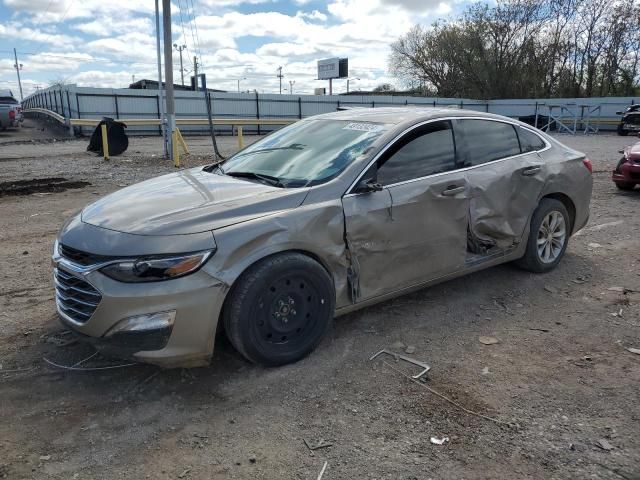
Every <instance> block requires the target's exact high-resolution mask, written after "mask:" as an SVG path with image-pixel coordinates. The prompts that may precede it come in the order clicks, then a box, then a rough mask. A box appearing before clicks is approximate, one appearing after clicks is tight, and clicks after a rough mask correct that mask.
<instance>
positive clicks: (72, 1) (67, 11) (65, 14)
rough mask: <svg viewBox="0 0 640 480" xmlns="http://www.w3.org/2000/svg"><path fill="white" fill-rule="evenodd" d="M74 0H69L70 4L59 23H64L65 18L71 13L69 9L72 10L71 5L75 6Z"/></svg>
mask: <svg viewBox="0 0 640 480" xmlns="http://www.w3.org/2000/svg"><path fill="white" fill-rule="evenodd" d="M74 1H75V0H71V2H69V6H68V7H67V9H66V10H65V11H64V15H62V18H61V19H60V20H59V21H58V23H62V22H63V21H64V19H65V18H67V13H69V10H71V7H72V6H73V3H74Z"/></svg>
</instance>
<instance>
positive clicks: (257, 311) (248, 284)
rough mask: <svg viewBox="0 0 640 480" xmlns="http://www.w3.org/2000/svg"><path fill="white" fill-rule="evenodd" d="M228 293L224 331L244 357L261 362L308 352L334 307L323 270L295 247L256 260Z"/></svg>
mask: <svg viewBox="0 0 640 480" xmlns="http://www.w3.org/2000/svg"><path fill="white" fill-rule="evenodd" d="M230 295H231V296H230V298H229V300H228V302H227V304H226V305H225V309H224V314H223V319H224V327H225V331H226V333H227V336H228V338H229V340H230V341H231V343H232V344H233V346H234V347H235V348H236V350H238V351H239V352H240V353H241V354H242V355H243V356H244V357H245V358H247V359H248V360H249V361H251V362H254V363H259V364H262V365H265V366H277V365H284V364H286V363H292V362H295V361H297V360H300V359H301V358H303V357H305V356H306V355H307V354H309V353H310V352H311V351H312V350H313V349H314V348H315V347H316V346H317V345H318V343H320V340H321V339H322V336H323V335H324V333H325V331H326V329H327V326H328V325H329V323H330V321H331V319H332V318H333V313H334V306H335V289H334V287H333V282H332V280H331V277H330V276H329V274H328V273H327V271H326V270H325V269H324V268H323V267H322V266H321V265H320V264H319V263H318V262H316V261H315V260H313V259H312V258H310V257H307V256H306V255H302V254H300V253H295V252H290V253H283V254H278V255H274V256H272V257H268V258H266V259H264V260H262V261H260V262H258V263H257V264H256V265H254V266H253V267H251V268H250V269H249V270H247V271H246V272H245V273H244V274H243V275H242V276H241V277H240V278H239V279H238V282H237V284H236V285H235V286H234V287H233V289H232V291H231V293H230Z"/></svg>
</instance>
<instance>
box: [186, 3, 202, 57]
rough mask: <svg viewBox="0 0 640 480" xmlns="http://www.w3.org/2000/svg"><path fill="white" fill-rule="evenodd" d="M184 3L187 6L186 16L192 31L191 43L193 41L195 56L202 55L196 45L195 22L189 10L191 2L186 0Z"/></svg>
mask: <svg viewBox="0 0 640 480" xmlns="http://www.w3.org/2000/svg"><path fill="white" fill-rule="evenodd" d="M184 2H185V4H186V6H187V11H186V15H187V22H188V23H189V28H190V29H191V41H192V45H193V50H194V51H193V53H194V54H195V55H200V52H199V51H198V45H197V44H196V35H195V31H194V29H193V22H192V20H191V18H190V17H193V13H192V12H191V11H190V10H189V0H184Z"/></svg>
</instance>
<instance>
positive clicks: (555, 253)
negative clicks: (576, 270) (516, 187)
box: [516, 198, 571, 273]
mask: <svg viewBox="0 0 640 480" xmlns="http://www.w3.org/2000/svg"><path fill="white" fill-rule="evenodd" d="M570 233H571V217H570V216H569V212H567V209H566V207H565V206H564V204H563V203H562V202H560V201H558V200H555V199H552V198H543V199H542V201H541V202H540V204H539V205H538V207H537V208H536V210H535V211H534V212H533V216H532V217H531V230H530V232H529V239H528V240H527V248H526V251H525V254H524V256H523V257H522V258H521V259H519V260H518V261H516V264H517V265H518V266H519V267H521V268H523V269H525V270H528V271H530V272H534V273H544V272H548V271H550V270H553V269H554V268H555V267H556V266H557V265H558V263H560V260H562V257H563V256H564V252H565V251H566V249H567V245H568V243H569V236H570Z"/></svg>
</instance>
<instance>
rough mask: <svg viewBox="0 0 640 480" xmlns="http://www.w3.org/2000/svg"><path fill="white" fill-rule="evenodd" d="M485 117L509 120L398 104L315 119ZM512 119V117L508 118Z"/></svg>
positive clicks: (408, 120) (404, 121)
mask: <svg viewBox="0 0 640 480" xmlns="http://www.w3.org/2000/svg"><path fill="white" fill-rule="evenodd" d="M466 116H469V117H476V116H477V117H483V118H495V119H500V120H507V118H506V117H502V116H500V115H494V114H491V113H484V112H477V111H475V110H465V109H460V108H442V107H423V106H416V107H413V106H398V107H376V108H358V107H356V108H350V109H346V110H341V111H338V112H331V113H325V114H322V115H316V116H314V117H312V118H313V119H323V120H351V121H360V122H375V123H386V124H393V125H398V124H407V123H417V122H422V121H425V120H431V119H436V118H442V117H466ZM508 120H511V119H508Z"/></svg>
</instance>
